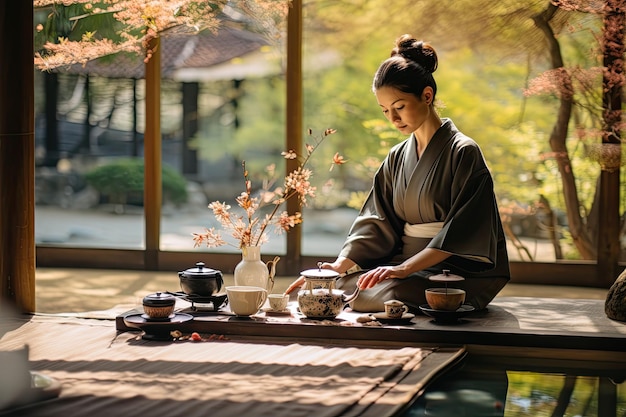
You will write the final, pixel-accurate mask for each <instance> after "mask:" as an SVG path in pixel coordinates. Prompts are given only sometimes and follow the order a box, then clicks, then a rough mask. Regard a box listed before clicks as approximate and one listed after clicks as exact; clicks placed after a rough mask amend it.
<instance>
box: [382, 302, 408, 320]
mask: <svg viewBox="0 0 626 417" xmlns="http://www.w3.org/2000/svg"><path fill="white" fill-rule="evenodd" d="M408 312H409V308H408V307H407V306H406V305H404V303H403V302H402V301H399V300H387V301H385V314H387V317H389V318H391V319H399V318H401V317H402V315H404V314H405V313H408Z"/></svg>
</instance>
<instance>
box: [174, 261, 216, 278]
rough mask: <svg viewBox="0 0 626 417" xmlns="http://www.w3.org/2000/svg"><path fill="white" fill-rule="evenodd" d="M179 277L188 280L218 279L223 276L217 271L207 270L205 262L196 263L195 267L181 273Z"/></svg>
mask: <svg viewBox="0 0 626 417" xmlns="http://www.w3.org/2000/svg"><path fill="white" fill-rule="evenodd" d="M178 275H179V276H185V277H187V278H217V277H221V276H222V272H221V271H218V270H217V269H212V268H206V267H205V266H204V262H196V266H195V267H193V268H189V269H185V270H184V271H182V272H179V273H178Z"/></svg>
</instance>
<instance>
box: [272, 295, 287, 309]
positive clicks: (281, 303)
mask: <svg viewBox="0 0 626 417" xmlns="http://www.w3.org/2000/svg"><path fill="white" fill-rule="evenodd" d="M267 299H268V300H269V301H270V308H271V309H272V310H274V311H284V310H286V309H287V304H289V294H270V295H268V296H267Z"/></svg>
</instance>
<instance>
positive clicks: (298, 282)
mask: <svg viewBox="0 0 626 417" xmlns="http://www.w3.org/2000/svg"><path fill="white" fill-rule="evenodd" d="M303 285H304V277H303V276H302V275H300V276H299V277H298V279H297V280H295V281H294V282H292V283H291V284H290V285H289V287H287V289H286V290H285V294H291V293H292V292H293V291H294V290H296V289H300V288H302V286H303Z"/></svg>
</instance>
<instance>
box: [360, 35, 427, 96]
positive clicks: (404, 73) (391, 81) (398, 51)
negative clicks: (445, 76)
mask: <svg viewBox="0 0 626 417" xmlns="http://www.w3.org/2000/svg"><path fill="white" fill-rule="evenodd" d="M436 70H437V53H436V52H435V49H434V48H433V47H432V46H430V45H429V44H428V43H425V42H423V41H418V40H416V39H415V38H413V37H412V36H411V35H402V36H400V37H399V38H398V39H396V45H395V47H394V48H393V49H392V50H391V57H390V58H387V59H386V60H385V61H384V62H383V63H382V64H380V67H378V70H377V71H376V74H375V75H374V82H373V83H372V91H374V92H376V90H378V89H379V88H381V87H394V88H397V89H398V90H400V91H402V92H404V93H410V94H415V95H416V96H417V97H418V98H420V97H421V96H422V92H423V91H424V88H425V87H427V86H430V87H432V89H433V100H434V98H435V95H437V83H435V79H434V78H433V72H435V71H436Z"/></svg>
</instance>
